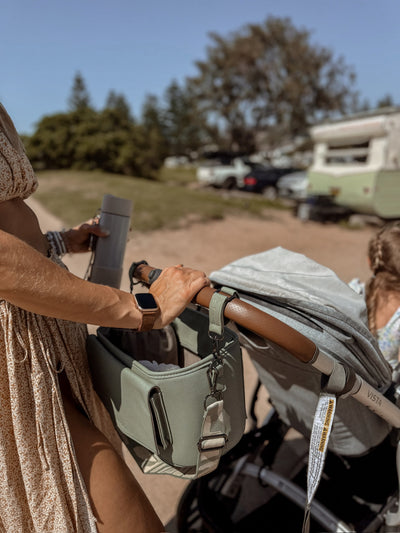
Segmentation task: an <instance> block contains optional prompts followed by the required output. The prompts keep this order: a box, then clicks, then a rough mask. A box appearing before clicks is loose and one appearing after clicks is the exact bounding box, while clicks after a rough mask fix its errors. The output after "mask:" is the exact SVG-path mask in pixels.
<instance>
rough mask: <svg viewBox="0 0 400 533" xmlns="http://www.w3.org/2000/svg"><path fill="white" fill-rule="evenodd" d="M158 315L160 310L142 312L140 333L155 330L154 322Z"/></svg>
mask: <svg viewBox="0 0 400 533" xmlns="http://www.w3.org/2000/svg"><path fill="white" fill-rule="evenodd" d="M157 315H158V309H157V310H156V311H142V323H141V325H140V328H139V330H138V331H150V330H152V329H153V326H154V322H155V321H156V318H157Z"/></svg>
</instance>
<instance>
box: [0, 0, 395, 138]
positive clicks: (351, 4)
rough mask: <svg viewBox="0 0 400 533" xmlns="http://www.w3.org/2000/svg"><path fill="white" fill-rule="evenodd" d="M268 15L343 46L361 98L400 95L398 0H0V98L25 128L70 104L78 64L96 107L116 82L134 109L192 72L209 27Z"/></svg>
mask: <svg viewBox="0 0 400 533" xmlns="http://www.w3.org/2000/svg"><path fill="white" fill-rule="evenodd" d="M269 15H273V16H280V17H290V18H291V20H292V22H293V23H294V25H295V26H297V27H302V28H306V29H309V30H310V31H311V32H312V38H311V40H312V42H315V43H318V44H319V45H323V46H326V47H328V48H330V49H331V50H332V51H333V53H334V56H335V57H336V58H337V57H339V56H343V57H344V59H345V61H346V63H347V64H348V65H351V66H353V67H354V69H355V72H356V74H357V85H356V88H357V89H358V90H359V91H360V93H361V96H362V98H363V99H364V98H365V99H368V100H369V101H370V102H371V104H375V103H376V101H377V100H378V99H380V98H381V97H383V96H384V95H386V94H391V95H392V97H393V99H394V101H395V102H396V103H399V104H400V68H399V61H398V59H399V55H400V54H399V51H400V46H399V45H400V37H399V36H400V30H399V21H400V1H399V0H379V1H378V0H274V1H272V0H164V1H163V0H140V1H139V0H107V1H106V0H0V17H1V32H0V57H1V67H2V68H1V80H0V101H1V102H2V103H3V104H4V105H5V106H6V108H7V109H8V111H9V113H10V115H11V116H12V117H13V119H14V122H15V124H16V126H17V129H18V130H19V131H20V133H24V132H25V133H31V132H32V130H33V128H34V124H35V123H36V122H37V121H38V120H39V119H40V118H41V117H42V116H43V115H46V114H52V113H55V112H58V111H66V110H67V99H68V96H69V94H70V92H71V86H72V81H73V78H74V76H75V74H76V73H77V72H78V71H79V72H80V73H81V74H82V76H83V77H84V79H85V81H86V85H87V88H88V90H89V93H90V95H91V97H92V103H93V105H94V106H95V107H96V108H101V107H103V105H104V102H105V99H106V97H107V94H108V92H109V91H110V90H111V89H113V90H115V91H117V92H118V93H122V94H124V96H125V97H126V98H127V100H128V102H129V104H130V105H131V109H132V111H133V113H134V114H135V115H136V116H138V115H139V114H140V110H141V106H142V104H143V101H144V98H145V95H146V94H148V93H152V94H156V95H158V96H162V94H163V92H164V90H165V88H166V87H167V86H168V85H169V84H170V82H171V81H172V80H173V79H176V80H177V81H178V82H182V81H183V80H184V79H185V77H186V76H189V75H193V74H194V73H195V72H196V69H195V66H194V62H195V61H196V60H199V59H204V58H205V53H206V47H207V45H208V44H210V40H209V37H208V33H209V32H210V31H214V32H217V33H219V34H221V35H223V36H228V34H229V33H230V32H232V31H235V30H238V29H239V28H240V27H241V26H243V25H245V24H246V23H250V22H251V23H261V22H263V21H264V20H265V19H266V18H267V17H268V16H269Z"/></svg>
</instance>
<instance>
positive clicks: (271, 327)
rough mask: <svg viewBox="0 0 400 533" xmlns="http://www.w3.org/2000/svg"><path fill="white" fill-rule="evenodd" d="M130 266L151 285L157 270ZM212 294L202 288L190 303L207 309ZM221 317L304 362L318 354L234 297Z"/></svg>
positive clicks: (304, 339)
mask: <svg viewBox="0 0 400 533" xmlns="http://www.w3.org/2000/svg"><path fill="white" fill-rule="evenodd" d="M132 266H133V267H134V268H133V269H132V270H131V275H132V276H133V277H135V278H136V279H137V280H139V281H141V282H142V283H144V284H145V285H150V284H151V281H150V280H151V279H152V278H153V276H154V273H155V272H157V269H155V268H154V267H152V266H150V265H148V264H146V263H145V262H140V263H136V266H135V265H132ZM131 268H132V267H131ZM214 292H216V289H213V288H211V287H204V288H203V289H201V291H199V292H198V293H197V294H196V296H195V297H194V299H193V302H194V303H196V304H198V305H200V306H202V307H206V308H208V307H209V305H210V300H211V297H212V295H213V294H214ZM224 314H225V317H226V318H228V319H229V320H232V321H233V322H236V324H238V325H239V326H242V327H244V328H246V329H248V330H250V331H252V332H253V333H255V334H256V335H259V336H260V337H264V338H266V339H268V340H270V341H272V342H274V343H275V344H278V345H279V346H281V347H282V348H284V349H285V350H287V351H288V352H290V353H291V354H292V355H293V356H294V357H296V359H298V360H299V361H302V362H303V363H308V362H310V361H311V360H312V359H313V358H314V356H315V354H316V352H317V347H316V345H315V344H314V343H313V342H312V341H311V340H310V339H308V338H307V337H305V336H304V335H302V334H301V333H299V332H298V331H296V330H295V329H293V328H291V327H290V326H288V325H287V324H285V323H284V322H281V321H280V320H278V319H277V318H275V317H273V316H271V315H268V313H265V312H264V311H262V310H261V309H258V308H257V307H254V306H253V305H251V304H249V303H247V302H243V301H242V300H240V298H233V299H232V300H231V301H229V302H228V303H227V305H226V307H225V313H224Z"/></svg>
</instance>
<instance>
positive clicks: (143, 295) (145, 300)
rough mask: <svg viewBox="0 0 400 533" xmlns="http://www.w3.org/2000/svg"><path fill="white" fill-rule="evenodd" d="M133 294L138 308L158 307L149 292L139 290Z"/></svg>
mask: <svg viewBox="0 0 400 533" xmlns="http://www.w3.org/2000/svg"><path fill="white" fill-rule="evenodd" d="M134 296H135V299H136V302H137V304H138V307H139V309H141V310H143V311H155V310H157V309H158V305H157V302H156V301H155V299H154V296H153V295H152V294H150V293H149V292H140V293H138V294H135V295H134Z"/></svg>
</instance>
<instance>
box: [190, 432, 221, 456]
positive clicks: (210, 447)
mask: <svg viewBox="0 0 400 533" xmlns="http://www.w3.org/2000/svg"><path fill="white" fill-rule="evenodd" d="M213 442H214V444H213ZM227 442H228V436H227V435H226V434H225V433H219V434H216V435H207V436H205V437H201V438H200V439H199V442H198V443H197V447H198V449H199V452H210V451H214V450H220V449H221V448H223V447H224V446H225V445H226V443H227ZM207 443H208V444H207Z"/></svg>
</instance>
